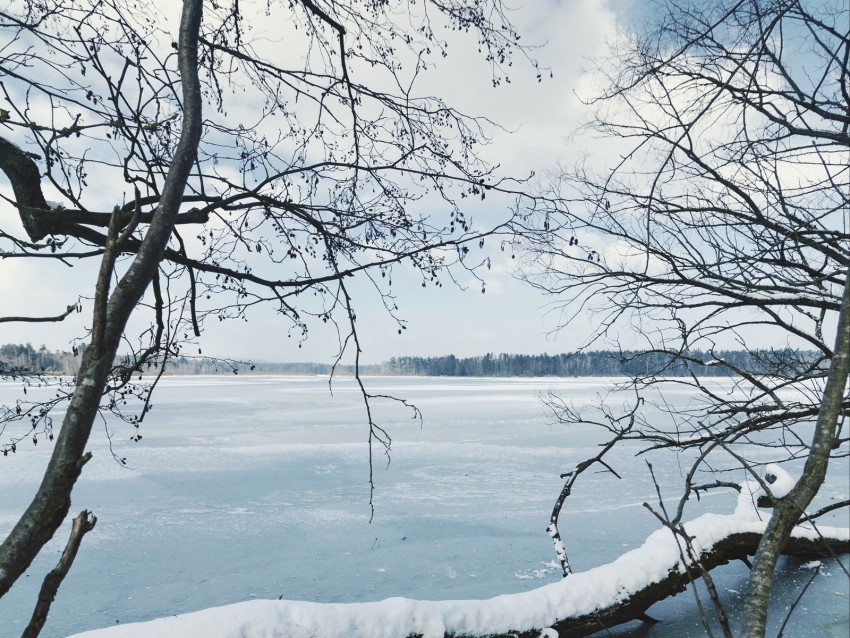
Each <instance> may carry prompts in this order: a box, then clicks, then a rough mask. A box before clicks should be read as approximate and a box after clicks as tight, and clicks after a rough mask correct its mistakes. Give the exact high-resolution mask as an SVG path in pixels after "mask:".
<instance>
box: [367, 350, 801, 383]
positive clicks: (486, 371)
mask: <svg viewBox="0 0 850 638" xmlns="http://www.w3.org/2000/svg"><path fill="white" fill-rule="evenodd" d="M684 354H685V357H684V358H678V357H673V356H672V355H670V354H667V353H662V352H643V351H638V350H632V351H621V352H612V351H609V350H596V351H589V352H575V353H563V354H554V355H549V354H537V355H525V354H499V355H494V354H492V353H489V354H485V355H484V356H481V357H464V358H458V357H455V356H454V355H447V356H443V357H394V358H392V359H390V360H389V361H387V362H385V363H383V364H382V365H381V370H380V373H381V374H387V375H402V376H405V375H413V376H434V377H612V376H615V377H620V376H626V377H632V376H640V375H651V374H660V375H663V376H685V375H689V374H691V373H696V374H698V375H699V376H734V375H735V374H737V372H736V371H737V370H741V371H746V372H751V373H757V374H758V373H762V374H783V375H785V374H788V373H790V372H794V373H797V372H799V371H800V370H804V369H806V368H809V367H811V365H812V364H813V363H815V362H817V358H816V353H814V352H811V351H799V350H791V349H781V350H755V351H746V350H726V351H721V352H715V353H713V354H709V353H706V352H701V351H690V352H687V353H684Z"/></svg>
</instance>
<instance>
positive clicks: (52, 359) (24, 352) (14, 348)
mask: <svg viewBox="0 0 850 638" xmlns="http://www.w3.org/2000/svg"><path fill="white" fill-rule="evenodd" d="M83 349H85V346H83ZM78 355H79V351H77V352H51V351H50V350H48V349H47V348H46V347H45V346H41V347H40V348H39V349H38V350H36V349H35V348H33V347H32V344H30V343H27V344H23V343H7V344H5V345H2V346H0V373H2V374H7V375H11V374H16V373H19V372H45V373H49V374H62V375H73V374H76V373H77V370H79V368H80V359H79V356H78Z"/></svg>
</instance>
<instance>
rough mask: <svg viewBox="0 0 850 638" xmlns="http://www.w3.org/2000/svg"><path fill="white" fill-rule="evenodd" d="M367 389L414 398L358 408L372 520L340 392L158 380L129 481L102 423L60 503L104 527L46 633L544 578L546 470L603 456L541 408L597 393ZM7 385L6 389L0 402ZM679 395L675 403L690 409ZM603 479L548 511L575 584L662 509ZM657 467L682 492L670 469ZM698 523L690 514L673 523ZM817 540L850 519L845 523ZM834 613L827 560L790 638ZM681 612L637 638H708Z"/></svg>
mask: <svg viewBox="0 0 850 638" xmlns="http://www.w3.org/2000/svg"><path fill="white" fill-rule="evenodd" d="M367 384H368V389H369V390H370V391H371V392H373V393H378V394H393V395H395V396H399V397H403V398H405V399H407V400H410V401H412V402H413V403H415V404H416V405H417V407H419V408H420V409H421V410H422V412H423V414H424V421H423V423H422V424H421V426H420V423H419V422H418V421H415V420H411V419H410V414H409V412H408V411H406V410H405V409H404V408H402V407H400V406H398V405H396V404H387V403H378V404H375V406H374V407H373V410H374V412H375V416H376V420H377V421H378V422H379V423H380V424H381V425H383V426H386V428H387V430H388V431H389V433H390V435H391V436H392V438H393V443H392V452H391V462H390V463H389V465H387V462H386V458H385V457H383V456H382V455H381V450H380V449H378V448H376V451H377V452H378V456H377V457H376V463H375V474H374V476H375V484H376V491H375V494H374V504H375V512H374V518H373V519H372V521H371V522H370V520H369V519H370V514H371V510H370V506H369V487H368V479H369V467H368V449H367V446H366V440H367V436H368V430H367V426H366V417H365V411H364V408H363V404H362V400H361V398H360V396H359V393H358V391H357V388H356V386H355V385H354V383H353V381H352V380H350V379H338V380H336V381H335V382H334V392H333V395H331V394H330V393H329V391H328V385H327V380H326V379H319V378H303V377H172V378H167V379H165V381H164V382H163V384H162V385H161V387H160V388H159V389H158V390H157V394H156V395H155V397H154V400H153V404H154V410H153V411H152V412H151V413H150V414H149V415H148V417H147V419H146V421H145V424H144V425H143V428H142V434H143V436H144V438H143V439H142V440H141V441H140V442H138V443H134V442H131V441H130V440H129V437H130V436H131V434H132V432H131V431H130V430H131V428H130V427H129V426H127V425H125V424H121V423H114V422H108V424H109V429H110V432H111V433H112V434H113V439H112V451H113V452H114V453H115V454H116V455H117V456H119V457H126V458H127V466H128V467H123V466H121V465H120V464H119V463H117V462H116V461H115V460H114V459H113V457H112V454H111V453H110V451H109V440H108V438H107V436H106V433H105V428H104V424H103V423H98V424H96V426H95V431H94V433H93V436H92V441H91V447H90V449H91V450H92V452H93V453H94V458H93V459H92V461H91V462H90V463H89V464H88V465H87V466H86V468H85V470H84V471H83V476H82V479H81V481H80V483H79V484H78V487H77V489H76V491H75V492H74V503H73V508H72V513H73V514H76V513H78V512H79V511H80V510H82V509H90V510H93V511H94V513H95V514H96V515H97V517H98V523H97V527H96V528H95V530H94V531H93V532H92V533H90V534H89V535H87V536H86V538H85V540H84V541H83V545H82V548H81V550H80V554H79V556H78V558H77V561H76V563H75V565H74V567H73V569H72V570H71V573H70V574H69V576H68V578H67V579H66V581H65V583H64V584H63V586H62V588H61V589H60V591H59V596H58V598H57V600H56V602H55V603H54V606H53V609H52V613H51V617H50V619H49V620H48V623H47V625H46V627H45V629H44V632H43V633H42V636H44V637H45V638H48V637H53V636H66V635H68V634H71V633H76V632H79V631H83V630H85V629H93V628H97V627H103V626H107V625H111V624H115V623H126V622H133V621H138V620H147V619H151V618H155V617H158V616H166V615H171V614H175V613H181V612H186V611H194V610H197V609H202V608H205V607H210V606H214V605H221V604H226V603H231V602H237V601H241V600H246V599H250V598H255V597H256V598H278V597H281V596H282V597H284V598H288V599H298V600H313V601H321V602H355V601H369V600H379V599H382V598H386V597H389V596H405V597H409V598H420V599H452V598H484V597H491V596H494V595H497V594H502V593H510V592H517V591H523V590H527V589H531V588H534V587H537V586H539V585H541V584H544V583H548V582H552V581H554V580H557V579H558V578H559V570H558V568H557V567H556V564H555V562H554V560H553V559H554V558H555V556H554V552H553V550H552V545H551V541H550V539H549V537H548V535H547V534H546V532H545V528H546V525H547V523H548V518H549V514H550V512H551V508H552V504H553V501H554V499H555V497H556V496H557V494H558V493H559V491H560V489H561V486H562V481H561V479H560V478H559V474H560V473H562V472H565V471H567V470H570V469H572V468H573V466H574V465H575V464H576V463H577V462H579V461H581V460H583V459H585V458H587V457H589V456H592V455H594V454H595V453H596V452H595V451H594V450H595V448H594V444H595V443H596V442H597V438H596V437H597V434H596V433H595V432H594V431H593V430H591V429H583V428H575V427H571V428H566V427H564V426H562V425H558V424H554V423H552V421H551V419H550V418H549V416H548V414H547V413H546V412H545V411H544V409H543V407H542V403H541V400H540V398H539V395H540V394H541V393H545V392H547V391H548V390H550V389H553V390H557V391H558V392H560V393H561V394H562V395H564V396H567V397H569V398H570V399H571V400H572V401H573V402H574V403H576V404H581V403H583V402H589V401H593V400H594V399H595V397H596V395H597V393H598V392H600V391H603V390H604V389H605V388H606V387H607V386H608V385H609V384H610V381H609V380H604V379H445V378H442V379H426V378H371V379H367ZM18 387H19V386H18V385H16V384H11V383H0V400H2V401H4V402H5V401H8V400H9V399H10V398H12V397H13V396H15V395H14V391H15V390H17V389H18ZM31 396H32V392H31ZM672 400H673V401H681V402H682V404H683V405H684V404H685V403H687V401H688V400H689V397H688V396H687V395H686V394H685V393H682V394H681V395H680V396H673V397H672ZM58 420H61V415H60V416H59V418H57V421H58ZM49 452H50V450H49V448H48V447H47V446H44V445H41V444H40V445H39V446H38V447H37V448H32V446H26V445H22V446H21V449H20V450H19V452H18V453H17V454H15V455H12V456H10V457H8V458H0V489H2V494H3V498H2V500H0V533H4V534H5V532H6V531H7V530H8V529H9V528H10V527H11V526H12V525H13V524H14V521H15V520H16V519H17V517H18V515H19V514H20V512H21V511H22V510H23V509H24V508H25V507H26V504H27V503H28V501H29V499H30V498H31V496H32V493H33V491H34V489H35V487H36V486H37V483H38V481H39V479H40V472H41V470H42V468H43V467H44V465H45V464H46V462H47V457H48V455H49ZM612 463H614V464H615V465H616V467H617V469H618V470H623V471H625V472H626V473H628V474H629V476H628V478H627V480H623V481H618V480H616V479H615V478H613V477H611V476H610V475H601V474H596V475H585V476H583V477H582V478H581V479H580V480H579V483H578V484H577V486H576V489H575V491H574V494H573V495H572V496H571V497H570V499H568V501H567V503H566V505H565V508H564V512H563V513H562V515H561V531H562V535H563V537H564V540H565V543H566V546H567V551H568V554H569V556H570V560H571V563H572V565H573V568H574V569H575V570H576V571H583V570H585V569H588V568H591V567H594V566H596V565H599V564H601V563H604V562H608V561H610V560H612V559H613V558H615V557H616V556H618V555H620V554H621V553H622V552H624V551H626V550H628V549H632V548H634V547H637V546H639V545H640V544H641V543H642V542H643V540H644V538H645V537H646V536H647V535H648V534H649V533H650V532H651V531H652V530H654V529H655V528H656V526H657V523H656V521H655V519H653V518H652V516H651V515H650V514H649V513H648V512H647V511H646V510H645V509H644V508H643V507H642V505H641V503H643V502H644V501H650V502H655V501H656V496H655V488H654V487H653V485H652V482H651V480H650V478H649V476H648V473H647V472H646V469H645V464H644V461H643V460H642V459H635V458H634V457H633V454H632V451H631V450H629V449H628V448H623V449H622V450H621V451H620V452H619V453H617V454H616V455H615V456H612ZM654 464H655V465H656V474H657V475H658V476H659V478H660V480H661V481H662V483H666V484H667V486H668V487H667V489H668V490H669V491H670V494H669V496H670V497H671V498H674V497H676V496H677V495H678V488H679V485H680V475H681V473H680V466H679V463H678V461H677V460H676V459H675V458H671V459H666V460H662V459H657V460H654ZM727 478H730V477H727ZM737 478H739V479H742V478H743V477H742V476H741V477H737ZM848 492H850V486H848V467H847V462H846V460H844V462H842V463H841V464H836V465H835V466H834V467H833V468H832V470H831V473H830V476H829V478H828V485H827V486H826V487H825V489H824V490H823V491H822V494H821V495H820V496H819V500H818V503H821V504H824V503H827V502H829V501H830V500H831V499H834V498H847V495H848ZM734 502H735V498H734V495H732V494H729V493H726V494H723V493H720V492H718V493H717V494H714V495H710V496H709V497H708V498H706V499H704V500H703V502H702V505H701V506H702V507H703V508H705V507H708V508H711V509H714V510H715V511H718V512H721V513H728V512H731V511H732V509H734ZM703 511H705V509H696V508H695V509H693V510H692V512H691V516H689V517H688V518H692V517H694V516H696V515H698V514H699V513H702V512H703ZM824 523H825V524H831V525H839V526H846V525H848V524H850V521H848V520H847V513H846V511H844V512H842V513H841V514H838V515H836V516H834V517H833V518H832V519H830V520H829V521H824ZM66 538H67V529H63V530H62V531H61V533H60V534H59V535H58V536H57V539H55V540H54V542H52V543H51V544H50V545H49V546H48V551H46V552H44V553H43V555H42V556H41V557H40V558H39V560H38V561H37V562H36V564H34V566H33V567H32V568H31V569H30V572H29V574H28V575H27V576H25V577H24V578H22V579H21V581H19V584H18V585H17V586H16V587H15V588H14V589H13V590H12V592H10V593H9V594H8V595H7V596H6V597H4V598H3V599H0V618H2V619H3V622H2V624H0V635H3V636H6V635H9V636H16V635H20V632H21V631H22V629H23V626H24V625H25V624H26V621H27V620H28V618H29V614H30V613H31V610H32V605H33V603H34V600H35V595H36V594H35V592H36V591H37V588H38V587H39V586H40V583H41V579H42V578H43V575H44V573H45V572H46V571H48V570H49V569H51V568H52V567H53V566H54V565H55V562H56V560H57V559H58V555H59V553H60V552H61V549H62V546H63V545H64V542H65V540H66ZM843 560H844V562H845V564H846V562H847V557H846V556H844V557H843ZM780 571H781V572H782V575H783V578H782V585H781V587H779V588H778V589H779V590H780V591H779V596H778V597H777V600H776V601H775V603H776V607H777V609H783V608H784V607H785V606H787V605H790V604H791V603H792V602H793V600H794V598H795V597H796V595H797V594H798V593H799V589H800V587H801V586H802V584H803V583H805V581H806V580H807V579H808V577H809V576H810V575H811V573H812V568H811V567H810V566H807V565H805V564H804V563H803V562H802V561H792V560H784V559H783V560H782V561H781V563H780ZM715 574H716V576H715V578H716V580H717V582H718V586H719V587H720V588H721V592H722V594H723V596H724V600H725V601H728V604H729V605H730V606H731V607H732V608H733V609H734V607H735V604H736V601H739V600H740V597H741V595H742V593H743V589H744V583H745V577H746V568H745V567H743V565H730V566H727V567H725V568H721V569H720V570H717V571H716V572H715ZM848 597H850V591H848V579H847V578H846V576H845V575H844V573H843V572H842V571H841V569H840V566H838V565H837V564H836V562H835V561H832V562H826V563H825V565H824V567H823V568H822V569H821V572H820V574H819V575H818V576H817V578H815V581H814V583H813V585H812V587H810V589H809V591H808V592H807V593H806V595H805V597H804V598H803V600H802V601H801V603H800V605H799V607H798V609H797V611H796V612H795V614H794V616H793V617H792V620H791V624H790V625H789V627H788V628H787V629H786V635H789V636H840V637H846V636H848V635H850V630H848V625H847V618H848V612H847V609H848ZM693 608H694V600H693V596H692V595H691V594H682V595H680V596H677V597H676V598H674V599H672V600H669V601H665V602H664V603H661V604H660V605H657V606H656V607H655V608H653V609H652V610H651V613H652V615H654V616H656V617H658V618H661V619H662V620H663V621H664V622H663V623H661V625H658V626H655V627H653V628H651V629H650V628H646V627H641V628H639V629H637V630H634V631H633V632H632V634H633V635H639V636H655V635H657V636H671V637H672V636H687V635H692V636H699V635H703V630H702V629H701V628H700V625H699V619H698V616H697V614H696V612H695V611H694V609H693ZM627 629H628V628H627ZM632 629H634V627H632ZM776 629H777V628H774V631H773V633H774V634H775V633H776V631H775V630H776ZM614 633H619V632H614ZM769 633H770V632H769Z"/></svg>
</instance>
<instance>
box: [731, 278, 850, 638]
mask: <svg viewBox="0 0 850 638" xmlns="http://www.w3.org/2000/svg"><path fill="white" fill-rule="evenodd" d="M848 370H850V269H848V271H847V277H846V279H845V281H844V296H843V298H842V301H841V312H840V314H839V316H838V330H837V334H836V337H835V348H834V350H833V354H832V360H831V362H830V368H829V377H828V378H827V381H826V388H825V389H824V394H823V400H822V401H821V408H820V412H819V413H818V420H817V424H816V425H815V433H814V437H813V440H812V448H811V450H810V452H809V456H808V458H807V459H806V465H805V467H804V468H803V473H802V475H801V476H800V478H799V480H798V481H797V484H796V485H795V486H794V488H793V489H792V490H791V492H789V493H788V495H787V496H785V498H782V499H780V500H779V502H778V503H777V505H776V507H775V508H774V510H773V516H771V517H770V522H769V523H768V526H767V529H766V530H765V532H764V536H762V539H761V542H760V543H759V547H758V551H757V552H756V555H755V559H754V560H753V570H752V573H751V574H750V584H749V592H748V595H747V601H746V604H745V606H744V628H743V632H742V634H741V635H742V636H745V637H746V638H761V637H762V636H764V631H765V626H766V624H767V606H768V601H769V599H770V587H771V584H772V582H773V570H774V568H775V567H776V559H777V558H778V557H779V554H780V552H781V551H782V547H783V546H784V545H785V543H786V541H787V540H788V537H789V535H790V534H791V530H792V529H793V527H794V525H795V524H796V522H797V521H798V520H799V519H800V516H801V514H802V513H803V512H804V511H805V509H806V507H808V506H809V503H811V502H812V499H813V498H814V496H815V494H817V492H818V490H819V489H820V486H821V484H822V483H823V480H824V477H825V476H826V468H827V465H828V464H829V455H830V452H831V450H832V446H833V443H834V441H835V433H836V428H837V427H838V422H839V418H840V417H841V404H842V402H843V401H844V393H845V391H846V388H847V375H848Z"/></svg>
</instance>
